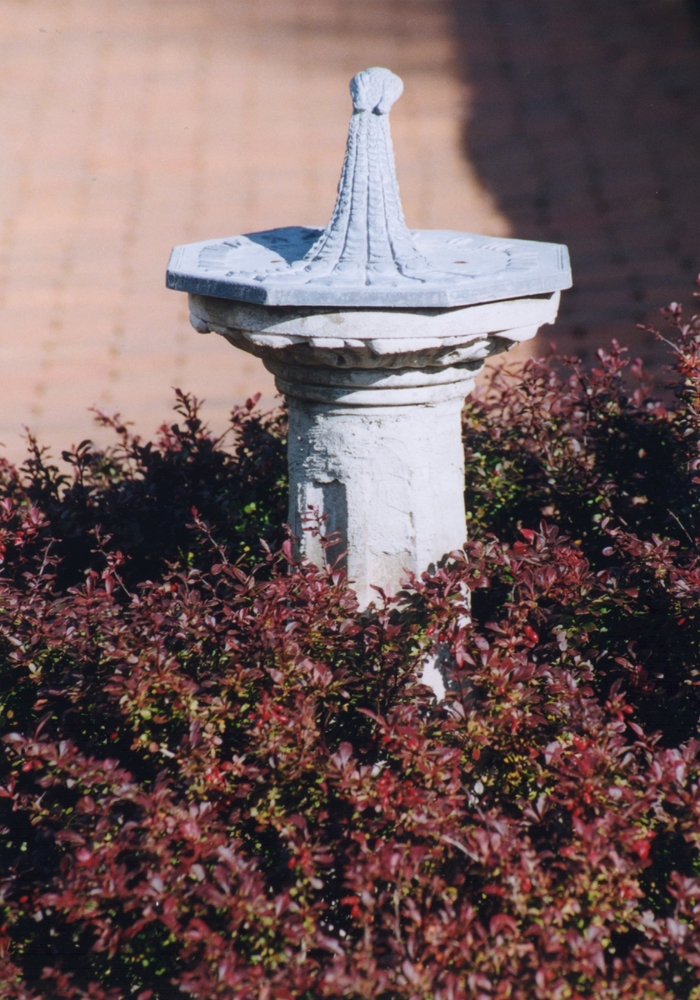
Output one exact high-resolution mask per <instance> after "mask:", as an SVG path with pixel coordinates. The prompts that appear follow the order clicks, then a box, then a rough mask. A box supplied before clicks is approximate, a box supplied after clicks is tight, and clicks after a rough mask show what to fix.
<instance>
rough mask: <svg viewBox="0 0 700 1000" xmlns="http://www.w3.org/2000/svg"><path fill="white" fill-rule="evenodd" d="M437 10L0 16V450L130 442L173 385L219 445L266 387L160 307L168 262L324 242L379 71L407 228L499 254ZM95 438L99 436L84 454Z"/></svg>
mask: <svg viewBox="0 0 700 1000" xmlns="http://www.w3.org/2000/svg"><path fill="white" fill-rule="evenodd" d="M449 14H450V10H449V6H448V5H447V4H445V3H442V2H435V0H433V2H431V0H413V2H411V0H398V2H395V3H392V2H391V0H26V2H24V3H20V2H18V0H0V20H1V25H2V30H1V31H0V133H2V134H3V135H4V136H6V137H9V142H8V141H7V140H6V143H5V147H4V151H3V155H2V158H1V160H0V185H1V195H0V241H1V242H0V371H1V372H2V395H1V396H0V440H2V441H3V442H4V443H5V444H6V445H7V447H8V450H9V452H10V453H11V454H14V455H17V454H18V453H19V451H20V446H21V442H20V440H19V433H20V429H21V426H22V424H29V425H30V426H31V427H32V428H33V429H35V430H37V431H38V432H39V434H40V436H41V438H42V440H46V441H48V442H50V443H51V445H52V446H53V447H54V449H56V448H61V447H63V448H64V447H66V445H67V443H70V442H71V441H76V442H77V441H79V440H81V439H82V438H84V437H87V436H93V437H94V436H95V432H94V431H93V428H92V424H91V420H90V416H89V414H88V413H87V412H86V411H87V408H88V407H89V406H91V405H93V404H97V405H98V406H100V407H104V408H107V409H110V410H114V409H118V410H119V411H120V412H121V413H122V414H124V415H127V416H128V417H129V419H131V420H133V421H134V422H135V424H136V426H137V427H138V429H139V430H140V431H142V432H143V433H146V434H150V433H153V431H154V430H155V428H156V427H157V426H158V424H159V423H160V422H161V421H162V420H163V419H165V418H167V417H168V414H169V412H170V405H171V401H172V390H171V387H172V386H174V385H177V386H181V387H183V388H187V389H190V390H192V391H194V392H196V393H197V394H198V395H200V396H202V397H204V398H206V400H207V408H206V413H207V415H208V417H209V419H210V420H211V422H212V423H213V424H214V425H215V426H216V427H219V428H223V426H224V425H225V420H226V415H227V413H228V411H229V409H230V407H231V405H232V404H233V403H234V402H242V401H243V400H244V399H245V398H246V396H247V395H250V394H252V393H253V392H255V391H257V390H262V391H263V392H264V393H265V396H266V399H267V400H268V401H270V402H271V401H272V398H273V396H274V386H273V383H272V378H271V376H270V375H268V374H267V372H265V370H264V369H263V368H262V365H261V364H260V363H259V362H258V361H257V360H256V359H254V358H252V357H249V356H248V355H245V354H243V353H241V352H239V351H234V350H233V349H232V348H231V347H229V346H228V345H227V344H226V343H225V341H223V340H222V339H221V338H219V337H216V336H209V337H200V336H198V335H197V334H196V333H195V332H194V331H193V330H192V328H191V327H190V325H189V323H188V321H187V310H186V297H185V296H184V295H181V294H177V293H175V292H170V291H167V290H166V289H165V288H164V272H165V265H166V263H167V260H168V255H169V252H170V248H171V246H172V245H173V244H176V243H183V242H187V241H190V240H198V239H205V238H207V237H212V236H226V235H229V234H233V233H237V232H245V231H250V230H255V229H263V228H266V227H270V226H274V225H289V224H294V223H302V224H311V225H325V224H326V222H327V221H328V219H329V218H330V214H331V211H332V208H333V204H334V201H335V191H336V187H337V183H338V177H339V175H340V167H341V165H342V160H343V154H344V149H345V139H346V135H347V125H348V120H349V115H350V111H351V105H350V98H349V95H348V90H347V87H348V82H349V80H350V77H351V76H352V75H353V74H354V73H355V72H357V70H358V69H361V68H364V67H365V66H367V65H376V64H377V63H379V64H382V63H383V64H387V65H389V66H391V67H392V68H393V69H394V70H395V71H396V72H398V73H400V74H401V75H402V76H403V77H404V79H405V82H406V94H405V96H404V97H403V98H402V100H401V101H400V102H399V104H398V105H397V106H396V109H395V111H394V113H393V115H392V122H393V129H394V139H395V145H396V151H397V161H398V169H399V172H400V175H401V184H402V192H403V199H404V204H405V209H406V213H407V216H408V219H409V220H410V222H411V223H412V224H414V225H416V226H426V227H433V226H436V227H440V226H450V225H453V226H455V227H457V228H466V229H470V228H473V229H476V230H482V231H485V232H495V233H505V232H506V231H507V222H506V220H505V218H504V217H503V216H501V215H499V213H498V212H496V211H495V209H494V208H493V207H492V200H491V199H490V198H489V196H488V195H487V194H486V192H485V190H484V189H483V188H482V186H480V184H479V183H478V182H477V181H476V179H475V176H474V173H473V171H472V170H471V168H470V167H469V165H468V163H467V161H466V160H465V159H464V158H463V156H462V154H461V150H460V131H459V130H460V118H461V89H460V85H459V82H458V81H457V79H456V77H455V76H454V75H453V74H451V73H450V65H451V59H452V45H451V41H450V34H451V32H450V28H451V25H450V21H449ZM97 437H99V433H97Z"/></svg>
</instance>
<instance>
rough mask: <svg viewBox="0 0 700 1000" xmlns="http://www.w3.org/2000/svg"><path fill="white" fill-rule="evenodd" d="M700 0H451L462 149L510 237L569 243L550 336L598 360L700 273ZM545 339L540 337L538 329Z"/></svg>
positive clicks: (646, 340)
mask: <svg viewBox="0 0 700 1000" xmlns="http://www.w3.org/2000/svg"><path fill="white" fill-rule="evenodd" d="M693 7H694V8H695V13H696V14H697V13H699V12H700V0H686V2H685V3H684V2H683V0H453V6H452V17H453V25H454V29H455V36H456V44H457V51H458V59H459V70H460V73H461V76H462V79H463V80H464V82H465V83H466V85H467V89H468V94H467V106H468V107H469V109H470V111H469V117H468V120H466V121H465V123H464V150H465V154H466V156H467V157H468V158H469V160H470V161H471V162H472V163H473V164H474V166H475V168H476V169H477V171H478V173H479V176H480V179H481V181H482V182H483V183H484V184H485V186H486V187H487V188H488V189H489V191H490V192H491V193H492V195H493V196H494V197H495V198H496V201H497V206H498V208H499V209H500V210H501V211H502V212H503V213H504V214H505V215H506V216H507V217H508V219H509V220H510V222H511V224H512V227H513V235H515V236H520V237H525V238H530V239H541V240H554V241H557V242H564V243H567V244H568V245H569V248H570V251H571V257H572V265H573V272H574V281H575V287H574V289H573V290H572V291H571V292H568V293H566V294H565V296H564V300H563V304H562V312H561V319H560V321H559V322H558V324H557V326H556V327H555V328H554V330H553V331H552V330H551V329H550V330H549V332H548V333H547V332H546V333H545V335H544V336H543V337H542V343H541V347H542V348H544V347H545V346H546V343H547V341H549V340H551V339H555V340H556V341H557V344H558V347H559V349H560V350H563V351H565V352H567V353H576V354H578V355H579V356H580V357H582V358H583V359H584V360H586V361H590V360H592V359H593V358H594V353H595V350H596V349H597V348H598V347H599V346H601V345H603V344H605V343H607V342H608V341H609V340H610V338H611V337H613V336H614V337H617V338H618V339H619V340H620V341H621V342H622V343H627V344H631V345H632V353H633V354H634V355H640V356H642V357H643V359H644V361H645V363H647V364H648V365H649V366H650V367H652V368H656V369H657V374H658V377H659V378H663V373H662V372H661V370H660V367H659V366H660V365H661V364H663V362H664V360H665V352H664V350H663V349H662V348H661V347H660V346H659V345H658V344H657V343H656V342H655V341H654V339H653V338H652V337H651V336H649V335H647V334H645V333H643V332H641V331H639V330H637V329H636V327H635V324H636V323H639V322H646V321H650V322H656V321H657V319H658V318H659V317H658V309H659V308H660V307H662V306H664V305H666V304H667V303H668V302H669V301H671V300H674V299H676V300H679V301H684V302H685V301H689V300H690V299H691V293H692V291H693V281H694V278H695V276H696V274H697V271H698V269H699V268H700V197H699V196H700V116H699V115H698V108H700V35H699V33H698V30H697V22H696V21H695V18H694V14H693V10H692V9H691V8H693ZM541 336H542V335H541Z"/></svg>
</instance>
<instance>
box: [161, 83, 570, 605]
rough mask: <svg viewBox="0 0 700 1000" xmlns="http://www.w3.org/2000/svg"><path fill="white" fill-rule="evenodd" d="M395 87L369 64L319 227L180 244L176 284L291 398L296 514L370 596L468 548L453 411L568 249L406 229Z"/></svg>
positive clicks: (539, 307)
mask: <svg viewBox="0 0 700 1000" xmlns="http://www.w3.org/2000/svg"><path fill="white" fill-rule="evenodd" d="M402 88H403V85H402V84H401V81H400V80H399V79H398V77H396V76H394V74H392V73H390V72H389V71H388V70H383V69H376V68H375V69H371V70H366V71H365V72H364V73H360V74H358V76H357V77H355V79H354V80H353V81H352V83H351V88H350V89H351V93H352V97H353V108H354V111H353V116H352V119H351V122H350V132H349V136H348V147H347V153H346V157H345V164H344V166H343V173H342V176H341V180H340V185H339V192H338V200H337V203H336V207H335V211H334V213H333V217H332V219H331V221H330V222H329V224H328V226H327V227H326V229H325V230H312V229H308V228H304V227H298V228H288V229H278V230H271V231H269V232H266V233H253V234H249V235H248V236H237V237H232V238H231V239H226V240H219V241H214V242H212V241H208V242H205V243H196V244H190V245H189V246H185V247H176V248H175V250H174V251H173V255H172V257H171V260H170V264H169V268H168V276H167V282H168V285H169V287H171V288H178V289H182V290H185V291H188V292H189V299H190V318H191V321H192V325H193V326H194V328H195V329H196V330H198V331H199V332H200V333H208V332H215V333H218V334H221V335H222V336H224V337H225V338H226V339H227V340H228V341H229V342H230V343H231V344H233V345H234V346H236V347H239V348H241V349H242V350H244V351H248V352H250V353H251V354H255V355H256V356H257V357H260V358H262V360H263V362H264V364H265V365H266V367H267V368H268V369H269V370H270V371H271V372H272V373H273V374H274V375H275V379H276V382H277V386H278V388H279V390H280V391H281V392H283V393H284V395H285V396H286V397H287V402H288V404H289V444H288V457H289V482H290V498H289V521H290V524H291V526H292V529H293V531H294V533H295V535H296V536H297V538H298V539H299V548H300V551H301V553H302V554H303V555H304V556H306V557H307V558H309V559H311V560H313V561H314V562H316V563H317V564H319V565H321V564H322V562H323V558H324V557H323V548H322V546H321V544H320V541H319V539H318V538H317V537H314V535H313V533H311V532H309V531H306V530H305V525H306V524H307V520H308V518H309V516H310V515H313V514H314V512H316V513H318V514H320V515H321V516H322V517H324V518H325V531H326V532H327V533H335V532H337V533H338V535H339V537H340V539H341V542H340V544H339V546H338V547H337V548H336V549H335V551H334V550H331V552H330V559H331V561H334V560H335V559H336V558H337V557H338V556H339V555H340V554H341V552H343V551H345V552H346V555H345V557H344V559H343V564H344V566H345V567H346V569H347V573H348V579H349V582H350V584H351V585H352V586H353V587H354V588H355V590H356V591H357V595H358V598H359V601H360V605H361V606H362V607H366V606H367V605H368V604H369V603H370V602H371V601H372V600H373V599H375V598H376V596H377V594H376V591H375V590H374V589H373V586H375V587H379V588H381V589H382V590H383V591H384V592H385V593H387V594H392V593H395V592H396V591H397V590H398V589H399V587H400V585H401V581H402V579H403V578H404V577H405V575H406V573H407V572H413V573H416V574H420V573H421V572H423V571H424V570H426V569H431V568H433V567H435V566H437V564H438V563H439V562H440V560H441V559H442V558H443V557H444V556H445V555H446V554H448V553H450V552H451V551H454V550H456V549H460V548H461V547H462V545H463V544H464V542H465V535H466V530H465V516H464V513H465V512H464V457H463V450H462V438H461V423H460V416H461V409H462V404H463V401H464V397H465V396H466V395H467V393H468V392H469V391H470V390H471V388H472V387H473V384H474V378H475V377H476V375H477V373H478V372H479V371H480V369H481V368H482V366H483V362H484V359H485V358H487V357H488V356H489V355H492V354H497V353H500V352H501V351H504V350H507V349H508V348H509V347H511V346H512V345H513V344H514V343H517V342H520V341H523V340H527V339H528V338H530V337H533V336H534V335H535V333H536V332H537V329H538V328H539V327H540V326H541V325H542V324H544V323H552V322H553V321H554V319H555V317H556V313H557V309H558V305H559V294H560V289H562V288H566V287H568V286H569V284H570V283H571V275H570V270H569V264H568V254H567V251H566V247H560V246H557V245H554V244H544V243H531V242H526V241H520V240H494V239H492V238H491V237H484V236H474V235H472V234H469V233H455V232H415V231H409V230H408V229H407V228H406V225H405V223H404V219H403V213H402V210H401V203H400V199H399V192H398V184H397V182H396V175H395V171H394V161H393V153H392V149H391V138H390V135H389V123H388V111H389V108H390V107H391V104H392V103H393V102H394V100H396V98H397V97H398V96H399V94H400V93H401V90H402Z"/></svg>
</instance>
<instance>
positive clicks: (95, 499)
mask: <svg viewBox="0 0 700 1000" xmlns="http://www.w3.org/2000/svg"><path fill="white" fill-rule="evenodd" d="M669 319H670V321H671V327H672V330H673V338H674V343H675V344H676V346H675V347H674V348H673V350H674V352H675V360H676V365H677V370H678V378H679V384H678V393H677V399H678V402H677V406H676V407H675V408H673V409H669V408H667V407H666V406H664V405H663V404H661V403H659V402H655V401H654V400H652V399H650V398H648V395H647V392H646V389H645V384H644V379H643V374H642V372H641V371H640V370H639V368H638V367H635V366H632V372H633V375H632V377H633V378H634V377H636V378H637V382H638V386H637V388H636V389H634V390H633V391H630V390H629V388H627V389H624V388H623V385H622V381H621V377H620V376H621V371H622V369H623V366H624V365H625V361H624V353H623V352H622V351H620V350H619V348H618V347H617V346H613V348H612V349H611V351H610V352H609V353H608V354H601V357H600V366H599V367H598V368H597V369H596V370H595V371H593V372H592V373H590V374H589V373H586V372H584V371H583V370H580V369H579V368H578V367H577V366H576V365H575V364H571V365H570V366H569V367H568V369H566V368H562V366H561V363H559V364H558V365H554V364H553V363H549V362H531V363H529V364H528V366H527V367H526V369H525V372H524V373H523V374H522V376H519V377H517V378H513V377H509V376H508V375H507V374H504V373H502V374H499V375H497V376H496V377H495V378H494V379H493V381H492V383H491V385H490V386H489V388H488V389H487V390H486V391H485V392H484V393H483V394H482V396H481V398H480V399H477V400H472V401H470V402H469V403H468V406H467V407H466V409H465V416H464V435H465V454H466V466H467V509H468V522H467V523H468V526H469V541H468V543H467V545H466V547H465V550H464V552H463V553H454V554H453V556H452V558H451V559H450V560H448V561H447V562H446V564H445V566H444V567H443V568H441V569H440V570H439V571H438V572H437V573H436V574H435V575H433V576H427V575H426V576H424V577H423V578H422V579H421V580H413V581H408V582H407V587H406V590H405V591H404V592H403V593H402V594H401V595H399V597H398V598H396V599H395V600H392V601H390V602H388V603H387V604H386V605H382V606H378V607H376V608H374V609H371V610H370V612H367V613H364V614H360V613H358V611H357V607H356V602H355V598H354V596H353V594H352V592H350V591H348V590H347V589H346V588H345V586H344V579H343V576H342V574H341V573H339V572H337V571H335V570H334V569H333V567H330V568H328V569H326V570H317V569H315V568H314V567H311V566H308V565H299V564H297V563H296V562H295V561H294V558H293V554H292V548H291V544H290V542H289V540H284V535H283V533H282V531H281V525H282V524H283V521H284V519H285V502H286V501H285V492H286V487H285V474H284V434H285V424H284V414H283V413H275V414H272V415H269V416H261V415H260V414H258V413H257V412H256V411H255V409H254V407H253V405H252V404H251V405H249V406H247V407H245V408H243V409H241V410H237V411H236V412H235V413H234V414H233V418H232V428H231V434H232V440H231V443H230V447H227V445H226V441H224V440H216V439H214V438H213V437H212V436H211V435H210V434H209V433H208V432H207V430H206V428H205V427H204V426H203V425H202V424H201V422H200V418H199V416H198V414H197V408H196V405H195V403H194V402H193V401H192V400H191V399H190V398H189V397H187V396H184V395H180V396H179V397H178V403H177V410H178V414H179V420H180V422H179V424H177V425H174V426H173V427H172V428H169V429H168V428H166V429H164V430H163V432H162V435H161V438H160V439H159V440H158V441H157V442H156V443H155V444H143V443H141V442H140V441H138V440H137V439H134V438H133V437H131V436H130V435H129V434H128V433H127V431H126V430H125V429H124V428H123V427H122V426H121V425H120V424H119V422H118V421H114V422H113V424H114V429H115V431H116V434H117V440H118V444H117V445H116V446H115V448H113V449H111V450H107V451H98V450H97V449H95V448H94V447H93V446H92V445H91V444H90V443H89V442H86V443H83V444H82V445H81V446H80V447H79V448H78V449H76V450H75V452H73V453H71V455H70V456H69V461H70V463H71V464H72V466H73V472H74V478H73V480H72V481H67V480H65V479H62V478H61V476H60V475H59V473H58V472H57V470H55V469H52V468H51V466H50V465H49V464H48V460H47V459H46V458H45V456H43V455H42V454H41V452H40V450H39V449H38V448H37V447H36V446H35V445H34V444H32V452H31V455H30V458H29V461H28V462H27V464H26V465H25V467H24V468H23V470H20V471H17V470H15V469H13V468H11V467H10V466H9V465H3V466H2V470H1V474H2V486H1V489H0V493H1V494H2V498H1V499H0V516H1V518H2V521H1V524H2V526H1V528H0V549H1V551H2V554H3V564H2V576H1V578H0V606H1V608H2V618H1V620H0V707H1V708H2V732H3V736H4V738H3V743H2V748H3V749H2V760H1V763H0V768H1V770H0V873H1V874H0V902H1V906H2V916H1V918H0V919H1V921H2V923H1V924H0V956H1V957H0V996H2V997H3V1000H4V998H8V1000H87V998H90V1000H122V998H123V1000H127V998H137V1000H175V998H177V997H185V996H190V997H195V998H198V1000H214V998H222V1000H223V998H230V1000H258V998H261V1000H273V998H275V1000H287V998H289V1000H292V998H306V1000H315V998H320V997H327V998H336V997H337V998H339V997H350V998H359V997H362V998H367V1000H399V998H405V1000H409V998H416V1000H418V998H420V1000H428V998H432V1000H487V998H488V1000H507V998H508V1000H510V998H513V1000H532V998H536V1000H583V998H591V1000H593V998H595V1000H613V998H625V1000H641V998H648V1000H651V998H654V1000H659V998H662V1000H668V998H686V1000H691V998H694V1000H698V998H700V978H699V975H700V972H699V970H700V852H699V846H700V845H699V841H700V784H699V779H700V742H698V730H697V727H698V718H699V716H700V692H699V674H698V655H697V647H698V615H697V610H696V609H697V606H698V598H699V597H700V563H699V554H698V541H697V539H698V538H699V537H700V509H699V507H698V485H699V484H700V476H699V475H698V467H699V466H700V450H699V445H700V412H699V410H698V407H699V406H700V322H699V321H695V320H691V321H689V322H687V323H686V322H685V321H684V319H683V316H682V314H681V313H680V312H679V310H678V309H673V310H671V311H670V313H669ZM626 381H627V382H629V379H627V380H626ZM101 419H102V420H103V421H104V420H106V418H104V417H103V418H101ZM261 538H262V542H260V541H259V539H261ZM438 650H439V651H440V657H441V659H442V660H444V661H446V662H451V663H452V668H451V678H450V681H451V683H450V687H451V690H450V693H449V695H448V697H447V699H446V701H445V702H443V703H442V704H439V705H438V704H436V703H435V701H434V699H433V697H432V693H431V691H430V690H429V689H428V688H426V687H425V686H423V685H422V684H421V683H420V679H419V677H420V674H421V672H422V669H423V664H424V662H425V660H426V658H427V657H428V656H430V655H432V654H434V653H435V652H436V651H438Z"/></svg>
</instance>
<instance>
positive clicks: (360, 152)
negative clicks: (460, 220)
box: [167, 68, 571, 309]
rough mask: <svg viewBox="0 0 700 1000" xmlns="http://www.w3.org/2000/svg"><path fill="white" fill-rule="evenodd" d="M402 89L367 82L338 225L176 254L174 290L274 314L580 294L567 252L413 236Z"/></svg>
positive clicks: (370, 73)
mask: <svg viewBox="0 0 700 1000" xmlns="http://www.w3.org/2000/svg"><path fill="white" fill-rule="evenodd" d="M402 90H403V83H402V82H401V80H400V79H399V78H398V77H397V76H395V75H394V74H393V73H391V72H390V71H389V70H385V69H379V68H374V69H371V70H365V71H364V72H363V73H359V74H358V75H357V76H356V77H355V78H354V80H353V81H352V84H351V95H352V99H353V112H354V113H353V116H352V118H351V121H350V129H349V134H348V144H347V152H346V156H345V163H344V165H343V170H342V174H341V178H340V184H339V186H338V198H337V201H336V205H335V210H334V212H333V215H332V218H331V220H330V222H329V223H328V225H327V226H326V228H325V229H314V228H311V227H308V226H288V227H284V228H280V229H269V230H266V231H264V232H259V233H246V234H244V235H240V236H231V237H226V238H224V239H217V240H205V241H203V242H201V243H189V244H187V245H184V246H178V247H175V249H174V250H173V252H172V256H171V258H170V263H169V265H168V271H167V285H168V287H169V288H174V289H178V290H180V291H186V292H192V293H195V294H198V295H212V296H217V297H220V298H225V299H236V300H238V301H242V302H250V303H257V304H259V305H266V306H345V307H360V308H361V307H369V308H372V307H374V308H402V307H403V308H414V309H415V308H449V307H456V306H466V305H472V304H474V303H479V302H493V301H497V300H502V299H512V298H516V297H520V296H530V295H538V294H543V293H551V292H553V291H559V290H561V289H564V288H568V287H570V285H571V269H570V266H569V255H568V251H567V249H566V247H565V246H561V245H559V244H555V243H539V242H533V241H530V240H514V239H495V238H493V237H488V236H479V235H476V234H473V233H461V232H454V231H452V230H436V229H428V230H425V229H423V230H421V229H418V230H409V229H408V228H407V226H406V223H405V221H404V215H403V211H402V208H401V200H400V197H399V187H398V182H397V179H396V172H395V168H394V155H393V150H392V145H391V135H390V132H389V109H390V108H391V105H392V104H393V103H394V101H395V100H396V99H397V98H398V97H399V96H400V94H401V92H402Z"/></svg>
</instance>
